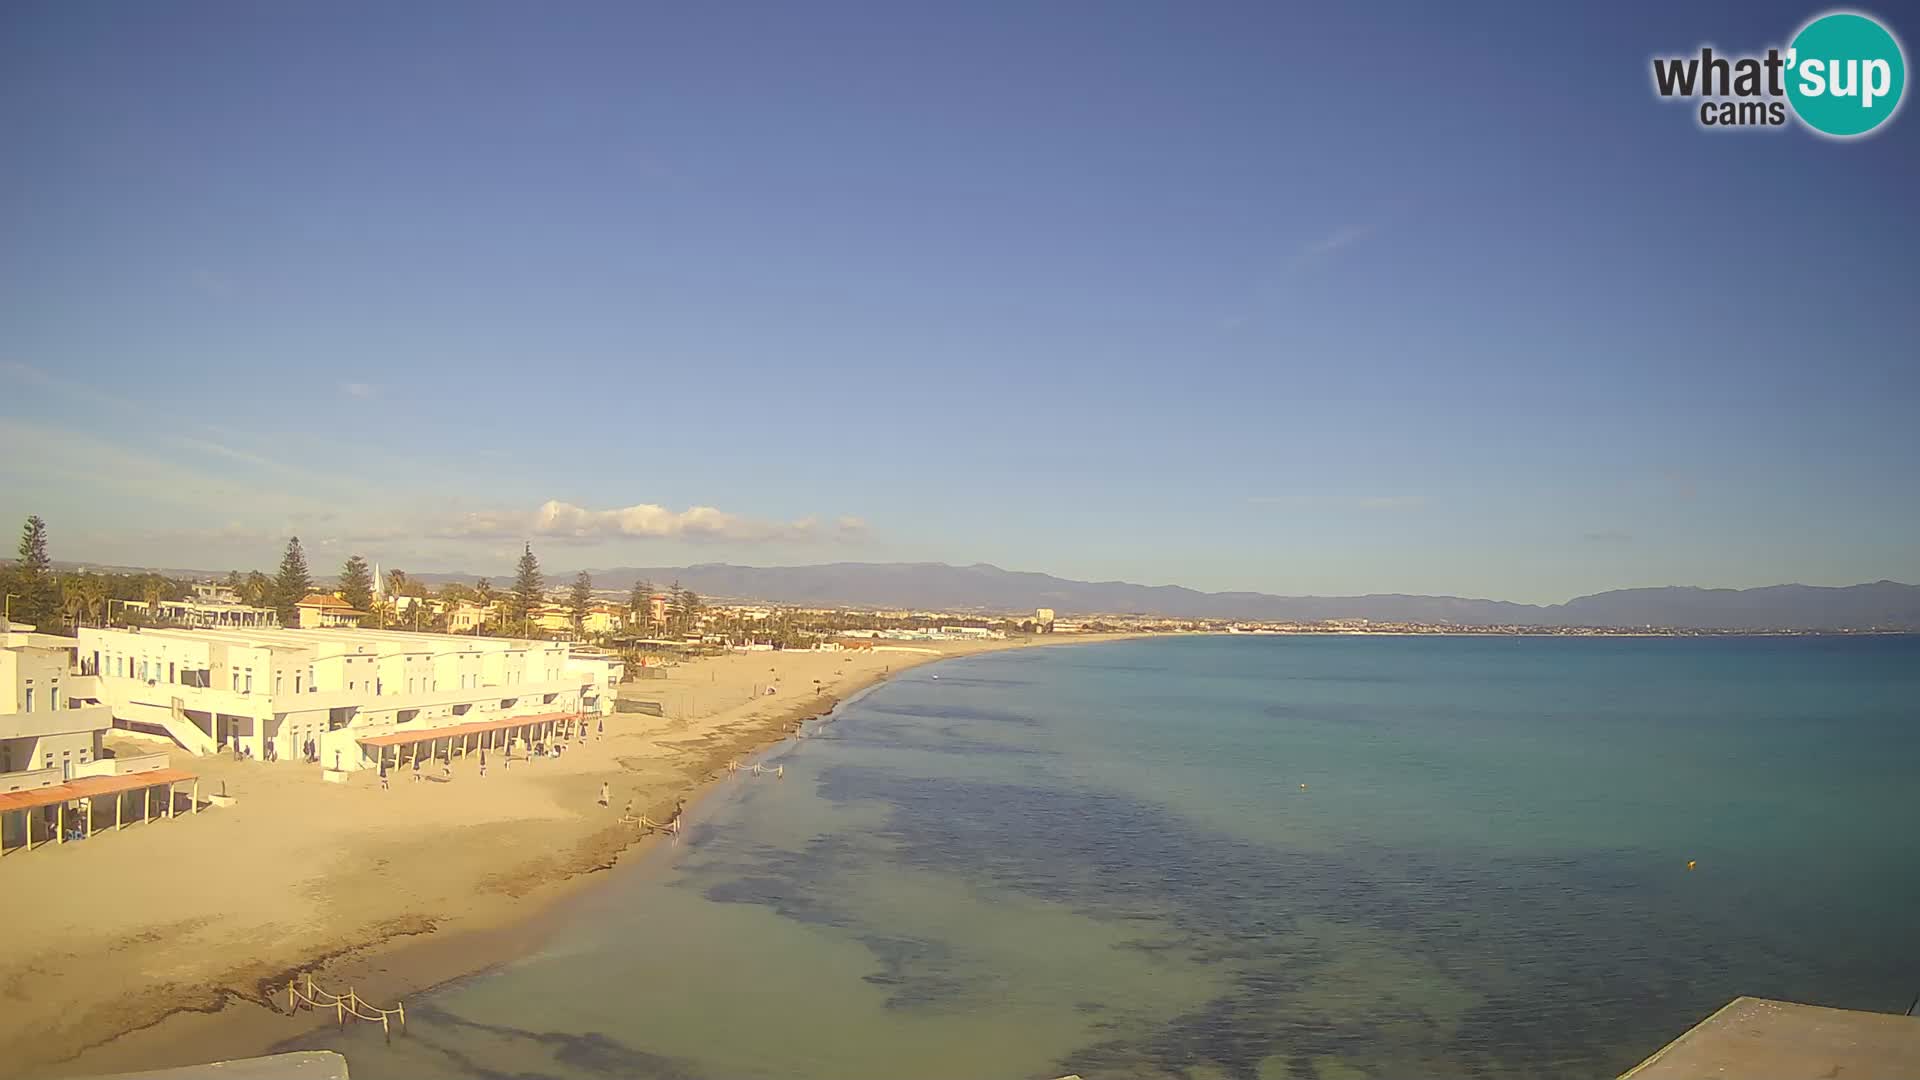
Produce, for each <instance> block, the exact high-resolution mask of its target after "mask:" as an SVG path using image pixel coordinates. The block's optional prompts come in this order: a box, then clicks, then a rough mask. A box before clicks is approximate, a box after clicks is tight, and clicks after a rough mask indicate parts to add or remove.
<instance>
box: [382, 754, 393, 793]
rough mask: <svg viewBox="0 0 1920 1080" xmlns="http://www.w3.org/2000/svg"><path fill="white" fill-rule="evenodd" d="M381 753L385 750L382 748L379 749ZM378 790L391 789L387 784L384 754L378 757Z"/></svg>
mask: <svg viewBox="0 0 1920 1080" xmlns="http://www.w3.org/2000/svg"><path fill="white" fill-rule="evenodd" d="M381 753H382V754H385V753H386V751H384V750H383V751H381ZM380 790H381V791H391V790H393V789H392V788H391V787H389V786H388V785H387V759H386V758H385V757H384V756H383V757H382V758H381V759H380Z"/></svg>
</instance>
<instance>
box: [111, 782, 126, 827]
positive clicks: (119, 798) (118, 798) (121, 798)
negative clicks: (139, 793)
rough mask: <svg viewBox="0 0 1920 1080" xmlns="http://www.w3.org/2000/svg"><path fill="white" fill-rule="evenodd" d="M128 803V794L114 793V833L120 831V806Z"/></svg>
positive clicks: (122, 792)
mask: <svg viewBox="0 0 1920 1080" xmlns="http://www.w3.org/2000/svg"><path fill="white" fill-rule="evenodd" d="M126 801H127V793H126V792H124V791H116V792H114V793H113V831H114V832H119V831H120V804H121V803H123V802H126Z"/></svg>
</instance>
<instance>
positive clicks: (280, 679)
mask: <svg viewBox="0 0 1920 1080" xmlns="http://www.w3.org/2000/svg"><path fill="white" fill-rule="evenodd" d="M298 677H299V676H295V678H298ZM286 681H287V677H286V676H285V675H282V674H281V673H279V672H277V671H276V672H274V673H273V692H274V693H275V694H279V693H281V692H282V691H283V690H284V689H285V687H286Z"/></svg>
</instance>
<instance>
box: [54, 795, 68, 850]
mask: <svg viewBox="0 0 1920 1080" xmlns="http://www.w3.org/2000/svg"><path fill="white" fill-rule="evenodd" d="M54 820H55V824H56V827H57V828H59V830H60V843H62V844H64V843H66V842H67V801H66V800H65V799H62V800H60V809H59V810H58V811H57V812H56V813H55V814H54Z"/></svg>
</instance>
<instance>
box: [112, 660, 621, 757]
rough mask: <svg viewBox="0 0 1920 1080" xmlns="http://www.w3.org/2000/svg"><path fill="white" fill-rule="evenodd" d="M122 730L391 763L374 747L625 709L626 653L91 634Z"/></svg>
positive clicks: (199, 745) (192, 747)
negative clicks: (621, 705)
mask: <svg viewBox="0 0 1920 1080" xmlns="http://www.w3.org/2000/svg"><path fill="white" fill-rule="evenodd" d="M80 664H81V666H82V668H83V670H87V671H89V672H97V677H98V682H99V693H100V697H101V700H102V701H104V702H105V703H106V704H107V705H109V706H110V707H111V708H112V711H113V717H114V722H115V724H116V725H120V726H125V727H129V728H133V729H137V730H143V731H147V732H153V733H163V734H166V735H168V736H170V737H172V738H173V740H174V741H175V742H177V743H179V744H180V745H181V746H182V747H183V748H185V749H186V750H187V751H189V752H191V753H195V754H205V753H212V752H216V751H220V750H228V751H233V750H235V749H236V748H237V749H238V752H239V753H241V754H244V755H251V756H252V757H254V758H256V759H272V760H280V761H297V760H300V759H301V758H302V757H307V756H310V757H311V758H312V759H313V760H316V761H317V762H318V763H319V764H321V765H324V766H326V767H328V768H337V769H342V770H352V769H359V768H366V767H368V766H370V765H372V764H374V763H376V762H377V760H378V756H377V753H376V751H375V749H374V747H376V746H385V745H393V744H394V743H395V741H396V740H395V739H392V738H387V739H384V740H383V741H382V742H380V743H377V744H376V743H371V742H368V740H371V739H374V738H376V737H381V736H396V735H397V736H400V738H399V740H398V741H400V742H410V741H415V740H427V739H430V738H437V737H440V736H442V735H444V734H445V733H446V732H448V731H450V730H452V729H455V728H458V729H460V730H461V731H462V732H464V733H467V734H474V733H486V732H492V731H496V730H498V731H507V730H511V729H516V728H526V727H528V726H529V725H531V724H536V723H547V722H560V721H563V720H565V719H570V718H574V717H577V716H580V715H588V716H599V715H604V714H606V713H611V712H612V711H613V696H614V695H613V687H614V684H615V683H617V682H619V680H620V677H621V670H622V669H621V662H620V661H619V660H618V659H617V658H612V657H605V656H598V655H584V654H575V653H574V651H573V650H572V648H571V647H570V646H568V645H567V644H565V643H562V642H552V641H526V640H519V639H508V638H484V637H461V636H455V635H449V634H433V633H414V632H411V631H405V630H372V629H365V628H352V629H345V628H340V629H328V630H312V629H286V628H273V629H249V630H233V629H203V630H173V629H163V630H157V629H151V628H149V629H115V628H99V627H83V628H82V629H81V630H80Z"/></svg>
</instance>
